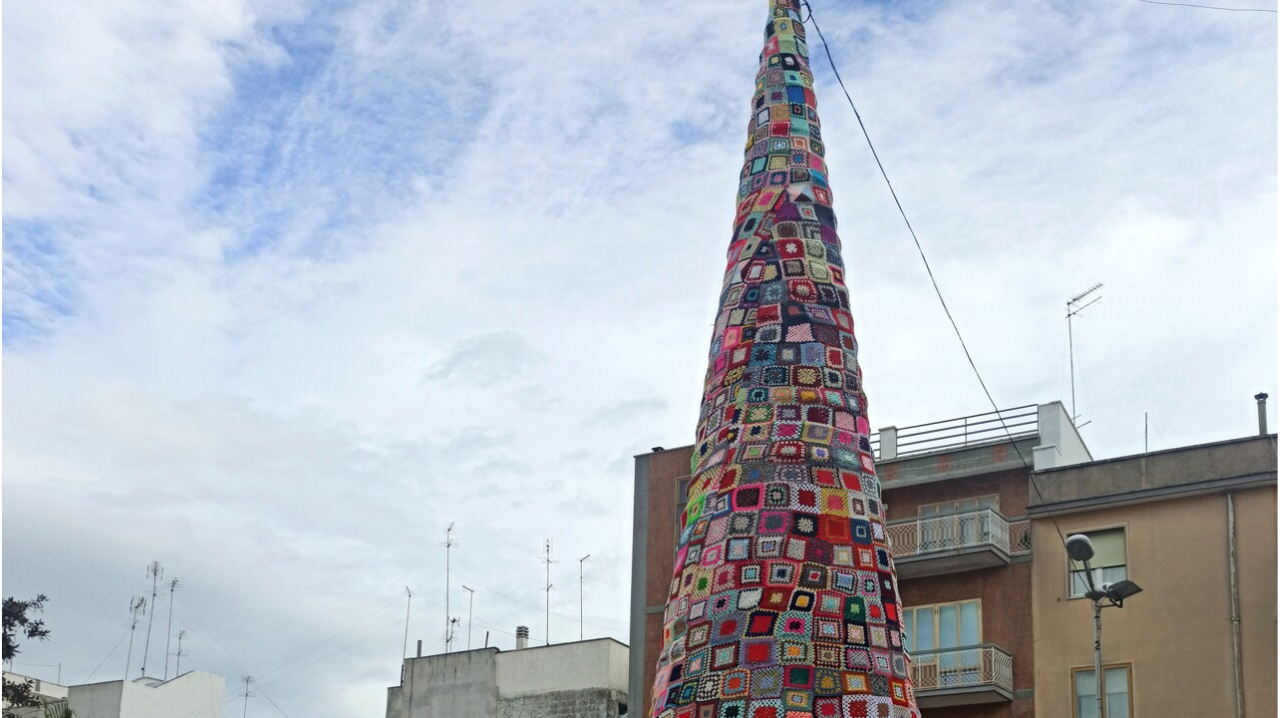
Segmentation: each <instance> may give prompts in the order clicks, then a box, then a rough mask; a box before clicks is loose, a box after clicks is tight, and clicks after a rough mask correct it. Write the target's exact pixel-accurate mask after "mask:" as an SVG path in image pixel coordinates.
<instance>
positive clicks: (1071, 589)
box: [1066, 524, 1130, 601]
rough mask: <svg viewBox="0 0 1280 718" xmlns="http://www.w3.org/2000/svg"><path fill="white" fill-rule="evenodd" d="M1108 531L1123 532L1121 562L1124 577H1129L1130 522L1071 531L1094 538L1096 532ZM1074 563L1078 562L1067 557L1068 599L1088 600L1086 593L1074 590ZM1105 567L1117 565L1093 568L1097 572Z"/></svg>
mask: <svg viewBox="0 0 1280 718" xmlns="http://www.w3.org/2000/svg"><path fill="white" fill-rule="evenodd" d="M1108 531H1119V532H1121V536H1122V539H1123V541H1124V563H1123V564H1121V567H1123V568H1124V578H1125V579H1127V578H1129V566H1130V564H1129V525H1128V524H1118V525H1115V526H1102V527H1098V528H1092V529H1089V530H1087V531H1072V532H1071V533H1072V534H1084V535H1085V536H1089V537H1090V538H1091V539H1092V536H1093V535H1094V534H1100V533H1105V532H1108ZM1074 563H1076V562H1075V561H1073V560H1072V559H1071V558H1070V557H1067V573H1066V580H1067V587H1066V590H1067V594H1066V595H1067V600H1068V601H1073V600H1076V599H1080V598H1083V599H1086V600H1087V599H1088V596H1086V595H1085V594H1083V593H1079V594H1077V593H1075V592H1074V591H1075V581H1073V580H1072V579H1073V574H1075V573H1077V572H1076V571H1075V570H1073V569H1072V568H1071V566H1072V564H1074ZM1104 568H1116V567H1115V566H1099V567H1094V568H1093V570H1094V571H1095V572H1096V571H1101V570H1102V569H1104ZM1121 580H1124V579H1121Z"/></svg>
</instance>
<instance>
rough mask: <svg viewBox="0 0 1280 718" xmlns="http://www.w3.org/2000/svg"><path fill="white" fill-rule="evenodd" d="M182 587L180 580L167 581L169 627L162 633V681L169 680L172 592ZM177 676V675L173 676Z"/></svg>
mask: <svg viewBox="0 0 1280 718" xmlns="http://www.w3.org/2000/svg"><path fill="white" fill-rule="evenodd" d="M181 585H182V579H180V578H175V579H172V580H170V581H169V627H168V628H167V629H165V632H164V680H166V681H167V680H169V656H170V653H169V641H170V640H171V639H172V638H173V592H174V591H177V590H178V586H181ZM174 675H177V674H174Z"/></svg>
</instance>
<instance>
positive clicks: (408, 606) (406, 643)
mask: <svg viewBox="0 0 1280 718" xmlns="http://www.w3.org/2000/svg"><path fill="white" fill-rule="evenodd" d="M404 592H405V595H406V596H408V597H409V598H408V600H407V601H406V602H405V605H404V645H403V646H401V647H400V660H401V661H403V660H404V659H405V658H407V657H408V656H409V609H411V608H413V591H410V590H409V587H408V586H405V587H404Z"/></svg>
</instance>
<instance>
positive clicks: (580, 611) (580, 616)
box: [578, 554, 591, 641]
mask: <svg viewBox="0 0 1280 718" xmlns="http://www.w3.org/2000/svg"><path fill="white" fill-rule="evenodd" d="M589 558H591V554H587V555H586V556H583V557H582V558H580V559H578V640H579V641H581V640H583V630H582V625H583V623H584V622H585V620H584V618H583V616H585V615H586V613H585V612H584V609H583V606H584V605H586V604H584V603H583V601H582V564H583V562H585V561H586V560H587V559H589Z"/></svg>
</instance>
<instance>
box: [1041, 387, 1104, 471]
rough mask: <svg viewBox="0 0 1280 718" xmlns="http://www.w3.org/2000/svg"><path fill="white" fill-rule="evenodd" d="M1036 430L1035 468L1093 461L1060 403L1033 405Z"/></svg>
mask: <svg viewBox="0 0 1280 718" xmlns="http://www.w3.org/2000/svg"><path fill="white" fill-rule="evenodd" d="M1036 431H1037V432H1038V433H1039V434H1040V443H1039V445H1037V446H1036V448H1035V451H1034V457H1035V458H1034V462H1035V467H1036V470H1037V471H1042V470H1044V469H1052V468H1054V467H1058V466H1072V465H1075V464H1082V463H1085V462H1087V461H1093V455H1092V454H1090V453H1089V447H1087V446H1085V445H1084V439H1082V438H1080V432H1079V431H1077V430H1076V427H1075V424H1074V423H1073V422H1072V421H1071V415H1070V414H1068V413H1067V410H1066V408H1065V407H1063V406H1062V402H1060V401H1051V402H1049V403H1048V404H1041V405H1040V406H1038V407H1036Z"/></svg>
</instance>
